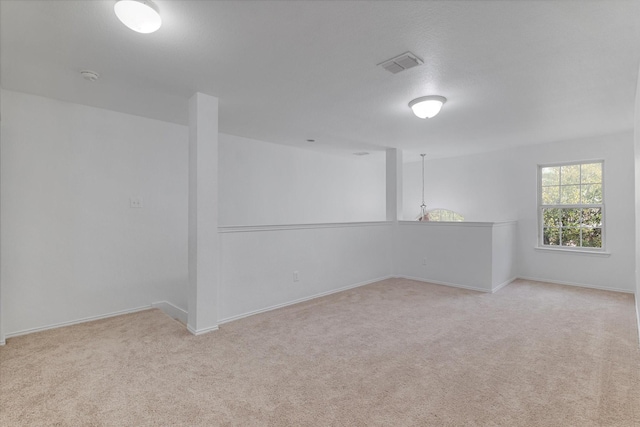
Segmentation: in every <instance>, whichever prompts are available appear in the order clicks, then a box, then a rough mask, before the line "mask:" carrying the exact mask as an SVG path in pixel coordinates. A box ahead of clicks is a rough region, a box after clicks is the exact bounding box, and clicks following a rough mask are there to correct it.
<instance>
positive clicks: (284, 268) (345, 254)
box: [219, 223, 393, 322]
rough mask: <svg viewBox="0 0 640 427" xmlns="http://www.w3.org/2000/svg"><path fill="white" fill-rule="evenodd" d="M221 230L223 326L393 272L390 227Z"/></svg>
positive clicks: (221, 318)
mask: <svg viewBox="0 0 640 427" xmlns="http://www.w3.org/2000/svg"><path fill="white" fill-rule="evenodd" d="M221 231H222V233H221V254H222V256H221V262H220V266H221V271H220V288H219V301H220V305H219V311H220V322H225V321H229V320H232V319H234V318H238V317H243V316H245V315H248V314H251V313H255V312H259V311H263V310H265V309H268V308H272V307H276V306H279V305H286V304H289V303H292V302H295V301H300V300H304V299H308V298H310V297H313V296H317V295H322V294H326V293H331V292H335V291H337V290H340V289H345V288H349V287H352V286H354V285H360V284H365V283H368V282H373V281H376V280H379V279H383V278H386V277H389V276H390V274H391V269H392V257H393V254H392V249H391V246H390V245H389V242H390V241H391V232H392V231H391V224H390V223H374V224H371V223H370V224H366V223H360V224H326V225H312V226H285V227H273V226H271V227H237V228H233V227H229V228H221ZM294 271H295V272H297V273H298V281H294Z"/></svg>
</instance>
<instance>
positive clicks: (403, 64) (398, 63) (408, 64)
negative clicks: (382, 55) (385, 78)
mask: <svg viewBox="0 0 640 427" xmlns="http://www.w3.org/2000/svg"><path fill="white" fill-rule="evenodd" d="M423 63H424V62H423V61H422V59H420V58H418V57H417V56H415V55H414V54H413V53H411V52H405V53H403V54H402V55H399V56H396V57H395V58H391V59H389V60H387V61H384V62H383V63H381V64H378V65H379V66H381V67H382V68H384V69H385V70H387V71H389V72H391V73H393V74H397V73H399V72H400V71H403V70H406V69H407V68H413V67H416V66H418V65H421V64H423Z"/></svg>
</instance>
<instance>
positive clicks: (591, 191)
mask: <svg viewBox="0 0 640 427" xmlns="http://www.w3.org/2000/svg"><path fill="white" fill-rule="evenodd" d="M581 188H582V203H593V204H596V203H602V184H587V185H582V186H581Z"/></svg>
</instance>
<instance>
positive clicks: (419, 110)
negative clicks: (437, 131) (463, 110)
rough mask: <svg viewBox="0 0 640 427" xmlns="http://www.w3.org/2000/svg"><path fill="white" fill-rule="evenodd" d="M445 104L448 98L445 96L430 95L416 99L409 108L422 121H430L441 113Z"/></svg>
mask: <svg viewBox="0 0 640 427" xmlns="http://www.w3.org/2000/svg"><path fill="white" fill-rule="evenodd" d="M445 102H447V98H445V97H444V96H438V95H429V96H423V97H421V98H416V99H414V100H413V101H411V102H410V103H409V107H411V109H412V110H413V114H415V115H416V116H418V117H420V118H421V119H430V118H432V117H435V116H436V115H437V114H438V113H439V112H440V110H441V109H442V106H443V105H444V103H445Z"/></svg>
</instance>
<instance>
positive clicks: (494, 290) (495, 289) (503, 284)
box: [491, 277, 517, 294]
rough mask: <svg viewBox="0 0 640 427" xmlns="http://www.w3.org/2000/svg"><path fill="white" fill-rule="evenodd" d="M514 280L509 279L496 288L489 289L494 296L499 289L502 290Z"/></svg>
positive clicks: (513, 278) (514, 278)
mask: <svg viewBox="0 0 640 427" xmlns="http://www.w3.org/2000/svg"><path fill="white" fill-rule="evenodd" d="M516 279H517V277H512V278H511V279H509V280H507V281H506V282H503V283H500V284H499V285H498V286H495V287H493V288H491V293H492V294H495V293H496V292H498V291H499V290H500V289H502V288H504V287H505V286H507V285H508V284H509V283H511V282H513V281H514V280H516Z"/></svg>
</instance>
